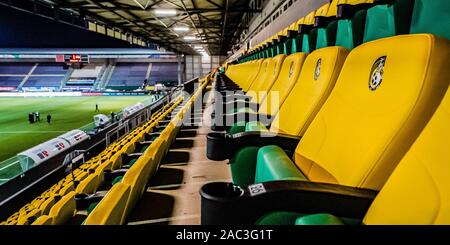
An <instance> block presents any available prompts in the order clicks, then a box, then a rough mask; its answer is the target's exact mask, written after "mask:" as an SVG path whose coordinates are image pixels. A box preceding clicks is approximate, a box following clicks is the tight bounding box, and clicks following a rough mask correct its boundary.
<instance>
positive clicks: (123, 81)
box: [107, 63, 149, 90]
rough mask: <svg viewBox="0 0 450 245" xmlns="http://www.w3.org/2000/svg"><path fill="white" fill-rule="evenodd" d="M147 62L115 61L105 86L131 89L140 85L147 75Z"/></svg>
mask: <svg viewBox="0 0 450 245" xmlns="http://www.w3.org/2000/svg"><path fill="white" fill-rule="evenodd" d="M148 66H149V64H148V63H117V64H116V65H115V68H114V71H113V74H112V77H111V80H110V81H109V83H108V85H107V88H109V89H116V90H133V89H136V88H139V87H141V86H142V85H143V84H144V80H145V78H146V75H147V70H148Z"/></svg>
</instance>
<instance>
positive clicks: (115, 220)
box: [84, 183, 131, 225]
mask: <svg viewBox="0 0 450 245" xmlns="http://www.w3.org/2000/svg"><path fill="white" fill-rule="evenodd" d="M130 190H131V189H130V186H129V185H127V184H124V183H117V184H115V185H114V186H113V187H112V188H111V190H109V191H108V193H107V194H106V196H105V197H104V198H103V199H102V200H101V201H100V203H99V204H98V205H97V206H96V207H95V208H94V210H92V212H91V213H90V214H89V216H88V217H87V218H86V220H85V221H84V224H85V225H122V224H124V222H125V218H124V217H125V215H124V214H125V207H126V204H127V201H128V197H129V195H130Z"/></svg>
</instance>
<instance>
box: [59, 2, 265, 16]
mask: <svg viewBox="0 0 450 245" xmlns="http://www.w3.org/2000/svg"><path fill="white" fill-rule="evenodd" d="M59 7H60V8H67V9H74V8H75V9H78V8H80V7H83V8H84V9H87V10H101V9H103V10H130V11H144V9H142V8H141V7H139V6H130V5H126V6H125V5H122V6H115V7H110V6H104V7H103V8H100V7H98V6H86V5H84V4H63V5H60V6H59ZM175 9H176V10H178V11H180V12H182V11H184V9H179V8H175ZM152 10H154V8H148V9H145V11H152ZM186 11H187V12H188V13H190V14H197V13H223V12H225V10H224V9H221V8H186ZM261 11H262V10H259V9H251V8H230V9H228V12H229V13H261Z"/></svg>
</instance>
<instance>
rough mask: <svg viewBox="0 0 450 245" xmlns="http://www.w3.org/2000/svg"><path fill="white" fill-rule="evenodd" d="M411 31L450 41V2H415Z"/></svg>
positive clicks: (443, 0)
mask: <svg viewBox="0 0 450 245" xmlns="http://www.w3.org/2000/svg"><path fill="white" fill-rule="evenodd" d="M410 31H411V33H431V34H434V35H438V36H440V37H444V38H447V39H450V1H448V0H432V1H429V0H415V3H414V12H413V17H412V20H411V30H410Z"/></svg>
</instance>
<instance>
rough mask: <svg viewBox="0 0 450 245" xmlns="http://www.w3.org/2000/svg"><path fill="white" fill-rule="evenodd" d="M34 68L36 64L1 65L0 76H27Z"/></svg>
mask: <svg viewBox="0 0 450 245" xmlns="http://www.w3.org/2000/svg"><path fill="white" fill-rule="evenodd" d="M33 66H34V63H31V64H29V63H0V74H2V75H8V74H13V75H26V74H28V73H29V72H30V71H31V68H33Z"/></svg>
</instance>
